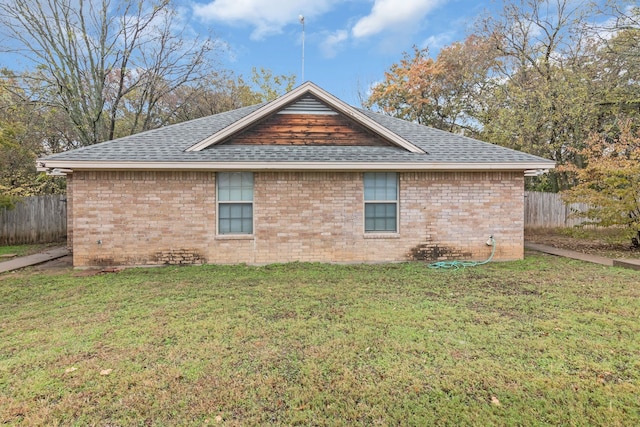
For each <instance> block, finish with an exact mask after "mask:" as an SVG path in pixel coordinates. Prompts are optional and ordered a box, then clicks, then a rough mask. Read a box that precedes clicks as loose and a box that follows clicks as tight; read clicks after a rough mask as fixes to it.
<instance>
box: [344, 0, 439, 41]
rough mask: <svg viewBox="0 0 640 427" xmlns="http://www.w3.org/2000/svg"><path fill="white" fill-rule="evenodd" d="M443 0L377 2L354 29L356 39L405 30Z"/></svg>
mask: <svg viewBox="0 0 640 427" xmlns="http://www.w3.org/2000/svg"><path fill="white" fill-rule="evenodd" d="M442 1H443V0H403V1H398V0H375V3H374V5H373V8H372V9H371V13H370V14H369V15H367V16H365V17H364V18H361V19H360V20H359V21H358V22H356V25H354V27H353V29H352V33H353V36H354V37H356V38H362V37H368V36H372V35H374V34H377V33H380V32H382V31H384V30H388V29H404V28H405V27H406V25H407V24H412V23H415V22H417V21H419V20H420V19H422V18H424V16H425V15H426V14H427V13H429V12H430V11H432V10H433V9H434V8H435V7H437V6H439V5H440V3H442Z"/></svg>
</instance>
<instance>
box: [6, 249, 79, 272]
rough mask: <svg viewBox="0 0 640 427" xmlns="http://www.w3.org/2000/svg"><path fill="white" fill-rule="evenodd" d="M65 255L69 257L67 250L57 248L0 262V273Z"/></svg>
mask: <svg viewBox="0 0 640 427" xmlns="http://www.w3.org/2000/svg"><path fill="white" fill-rule="evenodd" d="M67 255H69V251H68V250H67V248H64V247H58V248H51V249H49V250H47V251H45V252H40V253H37V254H33V255H27V256H21V257H17V258H13V259H10V260H8V261H2V262H0V273H4V272H7V271H13V270H17V269H19V268H24V267H29V266H32V265H37V264H42V263H43V262H47V261H51V260H54V259H58V258H62V257H64V256H67Z"/></svg>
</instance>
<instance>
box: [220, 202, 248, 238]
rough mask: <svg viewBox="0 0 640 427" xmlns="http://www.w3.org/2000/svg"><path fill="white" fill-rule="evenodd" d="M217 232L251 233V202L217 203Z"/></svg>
mask: <svg viewBox="0 0 640 427" xmlns="http://www.w3.org/2000/svg"><path fill="white" fill-rule="evenodd" d="M218 233H219V234H252V233H253V205H252V204H251V203H219V204H218Z"/></svg>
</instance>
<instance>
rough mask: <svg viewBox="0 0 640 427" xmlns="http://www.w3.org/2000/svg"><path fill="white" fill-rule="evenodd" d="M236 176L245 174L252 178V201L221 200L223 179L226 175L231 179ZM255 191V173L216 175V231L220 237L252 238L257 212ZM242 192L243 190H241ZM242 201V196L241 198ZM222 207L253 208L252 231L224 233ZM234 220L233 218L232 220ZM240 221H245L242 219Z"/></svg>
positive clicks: (219, 173) (222, 173)
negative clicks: (243, 206)
mask: <svg viewBox="0 0 640 427" xmlns="http://www.w3.org/2000/svg"><path fill="white" fill-rule="evenodd" d="M234 174H245V175H250V176H251V200H220V194H221V190H220V188H221V187H220V183H221V182H222V179H221V177H222V176H224V175H228V176H229V177H231V176H232V175H234ZM254 191H255V174H254V173H253V172H217V173H216V229H217V233H216V234H217V235H218V236H252V235H253V233H254V229H255V223H254V221H255V212H254V204H253V200H254ZM241 192H242V190H241ZM240 199H242V196H241V197H240ZM221 205H250V206H251V231H240V232H237V231H236V232H231V231H228V232H226V231H225V232H223V231H222V230H221V227H220V221H221V217H220V206H221ZM231 219H233V218H231ZM240 219H243V218H242V217H241V218H240Z"/></svg>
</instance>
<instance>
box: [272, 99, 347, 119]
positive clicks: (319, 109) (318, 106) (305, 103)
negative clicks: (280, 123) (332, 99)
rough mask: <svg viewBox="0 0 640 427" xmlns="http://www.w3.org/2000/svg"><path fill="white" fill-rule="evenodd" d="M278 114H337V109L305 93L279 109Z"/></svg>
mask: <svg viewBox="0 0 640 427" xmlns="http://www.w3.org/2000/svg"><path fill="white" fill-rule="evenodd" d="M278 114H315V115H320V114H322V115H336V114H338V113H336V112H335V111H333V110H332V109H331V108H329V107H328V106H327V105H326V104H324V103H322V102H320V101H318V100H317V99H316V98H315V97H313V96H311V95H305V96H303V97H302V98H300V99H298V100H297V101H296V102H294V103H293V104H291V105H289V106H287V107H285V108H283V109H282V110H280V111H278Z"/></svg>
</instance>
